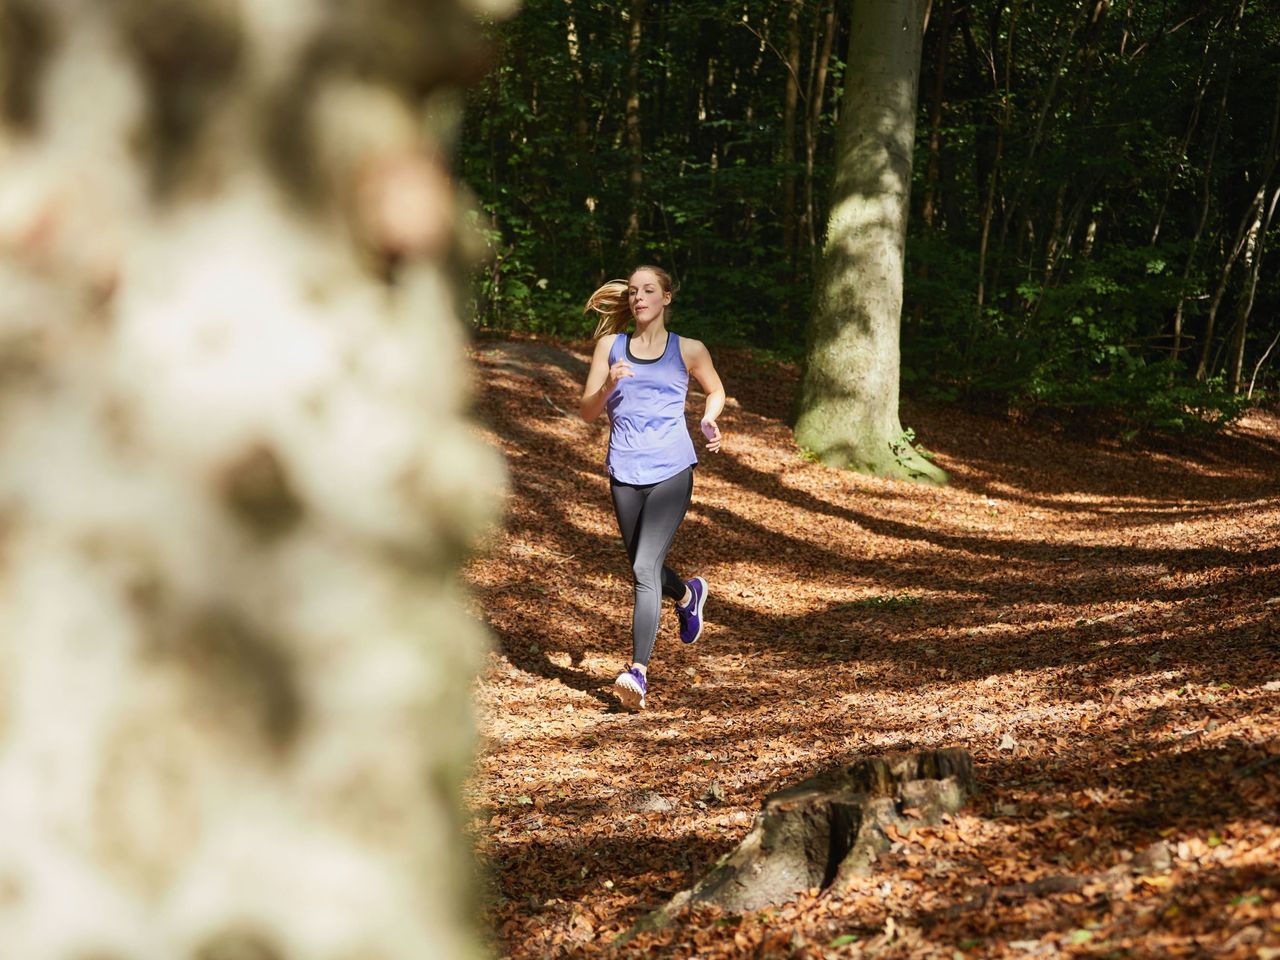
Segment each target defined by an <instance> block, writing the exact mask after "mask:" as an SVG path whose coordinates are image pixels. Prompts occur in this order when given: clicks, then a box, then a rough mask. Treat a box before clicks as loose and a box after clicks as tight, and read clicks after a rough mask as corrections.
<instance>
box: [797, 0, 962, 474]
mask: <svg viewBox="0 0 1280 960" xmlns="http://www.w3.org/2000/svg"><path fill="white" fill-rule="evenodd" d="M923 16H924V3H923V0H859V2H856V3H855V4H854V8H853V20H852V25H851V30H850V41H849V56H848V60H847V62H848V64H849V67H848V73H847V75H846V79H845V89H844V106H843V109H842V110H841V117H840V128H839V133H838V141H837V144H838V145H837V156H836V175H835V184H834V186H833V189H832V202H831V216H830V219H829V221H828V226H827V240H826V245H825V247H824V250H823V257H822V265H821V267H820V269H819V276H818V278H817V285H816V288H815V290H814V309H813V315H812V317H811V318H810V322H809V348H808V358H807V363H806V369H805V373H804V377H803V379H802V382H801V388H800V397H799V416H798V418H797V421H796V428H795V438H796V442H797V443H798V444H799V445H800V446H801V447H802V448H804V449H807V450H810V451H812V452H813V454H814V455H816V456H817V457H818V458H819V459H820V460H821V461H822V462H823V463H826V464H828V465H831V466H839V467H851V468H853V469H857V470H863V471H867V472H870V473H875V474H880V475H883V476H897V477H909V478H911V479H921V480H930V481H934V482H942V481H943V480H944V479H945V476H946V475H945V474H944V473H943V472H942V471H941V470H940V469H938V468H937V467H936V466H934V465H933V464H932V463H930V462H929V461H928V460H927V459H925V458H924V457H922V456H921V455H920V454H919V453H918V452H916V451H915V450H914V449H913V448H912V446H911V444H910V443H909V442H908V438H907V436H906V435H905V433H904V431H903V429H902V426H901V424H900V423H899V420H898V381H899V345H898V338H899V329H900V326H901V314H902V268H903V253H904V248H905V243H906V226H907V210H908V200H909V197H910V191H911V152H912V146H913V142H914V138H915V116H916V93H917V84H918V80H919V73H920V48H921V29H920V28H921V21H922V19H923Z"/></svg>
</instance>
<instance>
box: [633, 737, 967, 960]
mask: <svg viewBox="0 0 1280 960" xmlns="http://www.w3.org/2000/svg"><path fill="white" fill-rule="evenodd" d="M973 789H974V780H973V763H972V761H971V760H970V758H969V754H968V753H966V752H965V751H964V750H958V749H946V750H929V751H924V752H921V753H910V754H897V755H893V756H888V757H878V758H869V759H865V760H859V761H857V762H856V763H853V764H850V765H849V766H846V767H840V768H837V769H835V770H829V771H826V772H824V773H821V774H818V775H817V776H814V777H811V778H809V779H808V780H805V781H804V782H802V783H799V784H797V785H796V786H793V787H788V788H787V789H785V790H780V791H778V792H777V793H773V794H770V795H769V796H768V797H766V798H765V800H764V803H763V804H762V807H761V810H760V813H758V814H757V815H756V819H755V823H754V824H753V825H752V827H751V831H750V833H748V834H747V836H746V838H745V839H744V840H743V841H742V843H741V844H739V846H738V848H737V849H736V850H734V851H732V852H731V853H729V854H728V855H727V856H725V857H724V858H723V859H722V860H721V861H720V862H719V863H718V864H717V865H716V866H715V868H714V869H712V871H711V872H710V873H709V874H707V876H705V877H704V878H703V879H702V880H700V881H699V882H698V883H696V884H695V885H694V886H693V887H692V888H690V889H688V890H684V891H681V892H680V893H678V894H676V895H675V896H674V897H672V898H671V900H670V901H669V902H668V903H667V904H666V905H665V906H663V907H662V908H660V909H658V910H655V911H654V912H653V913H651V914H649V915H648V916H646V917H645V918H644V919H642V920H641V921H640V922H639V923H637V924H636V925H635V926H634V927H633V928H632V929H631V930H630V931H629V932H628V933H627V934H626V935H625V939H630V938H631V937H633V936H635V935H636V934H639V933H643V932H646V931H649V930H656V929H660V928H662V927H664V926H666V925H667V924H668V923H669V922H670V921H671V920H672V919H673V918H674V917H675V916H676V915H677V914H678V913H679V912H680V911H681V910H683V909H686V908H688V907H691V906H694V905H695V904H699V903H709V904H714V905H716V906H718V907H720V908H722V909H723V910H725V911H728V912H730V913H743V912H747V911H751V910H759V909H761V908H763V907H767V906H774V905H777V904H780V903H784V902H786V901H787V900H790V899H792V898H793V897H794V896H795V895H796V894H798V893H800V892H802V891H805V890H810V889H813V888H815V887H816V888H819V889H827V888H834V889H837V890H838V889H840V887H841V886H842V885H843V884H844V883H846V882H847V881H848V879H849V878H851V877H854V876H860V875H865V874H866V873H867V872H868V871H869V869H870V866H871V864H872V863H873V862H874V861H875V859H876V856H877V855H878V854H879V853H882V852H884V851H885V850H888V849H889V847H890V844H891V840H890V838H889V836H888V835H887V832H886V831H887V830H888V829H889V827H890V826H893V827H895V828H896V829H897V830H898V831H899V832H901V833H906V832H907V831H909V830H910V829H911V828H912V827H913V826H920V825H931V824H936V823H937V822H938V821H939V820H940V819H941V818H942V815H943V814H946V813H954V812H956V811H957V810H959V809H960V808H961V807H962V806H963V805H964V802H965V800H966V798H967V797H968V795H969V794H970V793H972V792H973ZM908 811H909V813H908Z"/></svg>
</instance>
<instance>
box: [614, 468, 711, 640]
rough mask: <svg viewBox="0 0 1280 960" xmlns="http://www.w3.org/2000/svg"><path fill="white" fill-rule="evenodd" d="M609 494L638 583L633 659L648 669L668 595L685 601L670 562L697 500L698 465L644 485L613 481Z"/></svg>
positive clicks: (633, 616)
mask: <svg viewBox="0 0 1280 960" xmlns="http://www.w3.org/2000/svg"><path fill="white" fill-rule="evenodd" d="M609 492H610V493H612V494H613V512H614V513H615V514H617V517H618V529H619V530H621V531H622V542H623V543H624V544H626V547H627V557H628V558H629V559H630V560H631V572H632V574H633V575H634V576H635V583H636V601H635V609H634V611H633V613H632V615H631V659H632V661H633V662H635V663H643V664H646V665H647V664H648V663H649V657H651V656H652V655H653V644H654V641H655V640H656V639H657V637H658V618H659V617H660V616H661V615H662V595H663V594H666V595H667V596H668V597H671V598H672V599H674V600H676V601H679V600H680V599H682V598H683V597H684V581H683V580H681V579H680V577H679V576H678V575H677V574H676V572H675V571H674V570H672V569H671V568H670V567H668V566H667V565H666V564H665V562H664V561H665V560H666V559H667V551H668V550H670V549H671V541H672V540H674V539H675V536H676V528H677V527H679V526H680V521H682V520H683V519H684V514H685V511H686V510H688V509H689V500H690V499H691V498H692V497H693V467H686V468H685V469H684V470H681V471H680V472H679V473H677V474H676V475H675V476H674V477H669V478H667V479H666V480H663V481H662V482H661V483H651V484H646V485H644V486H635V485H633V484H630V483H620V482H618V481H617V480H610V483H609Z"/></svg>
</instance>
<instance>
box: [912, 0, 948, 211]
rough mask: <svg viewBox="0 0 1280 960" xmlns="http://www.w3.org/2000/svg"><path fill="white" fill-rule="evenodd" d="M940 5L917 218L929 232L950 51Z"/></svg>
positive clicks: (944, 3)
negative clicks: (927, 134)
mask: <svg viewBox="0 0 1280 960" xmlns="http://www.w3.org/2000/svg"><path fill="white" fill-rule="evenodd" d="M941 2H942V22H941V23H940V24H939V26H938V56H937V58H936V59H935V60H934V68H933V95H932V97H931V99H930V106H929V161H928V166H927V167H926V168H925V178H924V202H923V203H922V204H921V206H920V214H921V216H922V218H923V219H924V225H925V230H926V231H929V232H932V230H933V221H934V218H935V216H936V214H937V193H938V181H939V179H940V178H941V176H942V107H943V98H944V97H945V96H946V80H947V54H948V51H949V50H950V49H951V21H952V19H953V15H954V14H953V10H952V6H951V2H950V0H941Z"/></svg>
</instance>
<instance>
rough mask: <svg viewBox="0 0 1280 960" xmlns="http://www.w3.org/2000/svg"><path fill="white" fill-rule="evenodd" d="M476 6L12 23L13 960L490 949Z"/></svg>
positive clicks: (491, 464)
mask: <svg viewBox="0 0 1280 960" xmlns="http://www.w3.org/2000/svg"><path fill="white" fill-rule="evenodd" d="M472 5H473V7H480V6H481V3H480V0H474V2H473V4H472ZM476 12H488V13H496V12H502V11H498V10H496V9H494V4H492V3H490V4H488V9H487V10H481V11H477V10H474V9H473V10H468V9H466V8H465V5H464V4H463V3H462V2H460V0H438V2H435V3H428V2H410V0H374V2H367V3H359V4H357V3H336V4H335V3H325V2H321V0H271V2H270V3H238V2H235V0H120V2H117V3H110V4H104V3H101V2H99V0H0V111H2V112H3V127H2V131H0V367H2V369H3V376H2V379H0V411H2V417H0V557H2V558H3V565H2V566H0V822H3V823H4V830H3V833H0V890H3V894H2V895H0V930H3V931H4V933H3V941H4V952H5V954H6V955H7V956H14V957H23V958H26V960H43V958H69V960H70V958H84V957H89V956H95V957H121V958H126V957H127V958H156V960H160V958H163V960H185V958H195V957H199V958H201V960H219V958H230V957H237V958H242V957H243V958H247V957H253V958H264V960H265V958H279V960H287V958H334V960H338V958H344V960H345V958H356V957H360V958H370V960H372V958H385V960H390V958H413V960H420V958H425V957H432V958H453V957H470V956H475V955H477V953H478V952H479V951H478V948H477V947H476V943H475V940H474V939H473V936H472V933H471V930H470V929H469V921H468V913H469V911H470V908H471V892H470V884H469V883H467V882H465V881H463V880H462V879H461V878H463V877H464V876H465V875H466V874H467V873H468V870H469V867H468V859H467V852H466V843H465V840H464V838H463V836H462V834H461V831H460V828H459V823H460V802H459V794H458V788H459V784H460V782H461V779H462V777H463V776H464V774H465V772H466V770H467V768H468V765H469V762H470V758H471V755H472V749H473V728H472V721H471V718H470V713H469V707H468V688H469V680H470V678H471V677H472V675H473V673H474V671H475V669H476V667H477V665H478V663H479V660H480V656H481V651H482V650H483V646H484V643H483V638H482V635H481V633H480V630H479V629H478V628H477V627H476V625H474V624H473V623H472V622H471V621H470V620H469V619H468V618H467V617H466V616H465V615H464V613H463V611H462V609H461V606H460V604H459V598H458V595H457V588H456V586H455V583H454V569H455V567H456V564H457V562H458V559H459V556H460V554H461V553H462V551H463V550H464V549H465V547H466V545H467V544H468V543H469V542H471V541H472V540H473V538H474V537H475V536H476V534H477V531H478V530H479V528H480V527H481V526H482V524H483V523H485V522H486V520H487V519H488V518H490V517H491V516H492V512H493V510H494V507H495V503H496V495H497V490H498V488H499V486H500V484H501V479H500V477H501V473H500V467H499V464H498V463H497V462H496V459H495V457H494V455H493V454H492V453H491V452H490V451H489V450H488V449H487V448H486V447H484V446H483V445H482V444H481V443H480V441H479V440H478V439H476V438H475V436H474V435H473V434H472V433H471V432H470V431H469V429H468V426H467V423H466V421H465V418H464V409H465V403H466V391H467V383H466V379H467V373H466V366H465V364H464V362H463V356H462V334H461V331H460V327H459V324H458V322H457V319H456V316H455V312H454V296H455V292H454V289H453V283H452V281H451V273H450V272H449V271H450V268H449V264H450V263H451V262H457V261H458V259H459V253H460V251H459V239H460V237H461V236H462V234H461V233H460V228H459V227H458V225H457V222H456V221H457V214H458V207H459V199H458V196H457V193H456V190H455V188H454V186H453V185H452V182H451V180H450V178H449V175H448V172H447V169H446V166H445V160H444V157H445V152H446V151H447V149H448V147H449V137H450V135H451V130H452V128H453V126H454V124H455V121H456V119H457V112H458V104H457V99H456V91H457V89H458V88H459V86H460V85H461V84H463V83H465V82H468V81H470V80H473V79H474V78H475V77H476V76H477V75H478V74H479V72H480V71H481V70H482V68H483V63H482V59H483V50H482V48H481V45H480V43H479V41H478V39H477V36H476V33H475V27H474V24H473V17H474V16H475V14H476Z"/></svg>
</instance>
